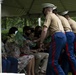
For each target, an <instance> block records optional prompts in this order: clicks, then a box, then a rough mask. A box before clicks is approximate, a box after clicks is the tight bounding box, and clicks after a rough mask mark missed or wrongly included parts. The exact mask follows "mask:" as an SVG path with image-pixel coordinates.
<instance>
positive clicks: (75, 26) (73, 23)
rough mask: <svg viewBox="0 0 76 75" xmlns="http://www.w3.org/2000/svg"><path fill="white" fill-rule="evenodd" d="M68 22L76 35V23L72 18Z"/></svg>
mask: <svg viewBox="0 0 76 75" xmlns="http://www.w3.org/2000/svg"><path fill="white" fill-rule="evenodd" d="M68 22H69V24H70V26H71V28H72V30H73V32H74V33H76V22H75V21H74V20H73V19H71V18H69V19H68Z"/></svg>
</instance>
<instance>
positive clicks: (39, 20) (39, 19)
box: [38, 18, 41, 26]
mask: <svg viewBox="0 0 76 75" xmlns="http://www.w3.org/2000/svg"><path fill="white" fill-rule="evenodd" d="M38 25H39V26H41V18H38Z"/></svg>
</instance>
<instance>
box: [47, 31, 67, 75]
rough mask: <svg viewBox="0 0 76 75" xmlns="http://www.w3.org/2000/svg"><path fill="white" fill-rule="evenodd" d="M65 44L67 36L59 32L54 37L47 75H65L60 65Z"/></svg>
mask: <svg viewBox="0 0 76 75" xmlns="http://www.w3.org/2000/svg"><path fill="white" fill-rule="evenodd" d="M65 44H66V36H65V34H64V33H62V32H57V33H55V34H54V35H53V36H52V42H51V47H50V50H49V58H48V64H47V70H46V75H65V73H64V72H63V70H62V68H61V66H60V65H59V64H58V59H59V57H60V53H61V51H62V49H63V47H64V46H65Z"/></svg>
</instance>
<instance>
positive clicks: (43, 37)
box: [40, 26, 48, 43]
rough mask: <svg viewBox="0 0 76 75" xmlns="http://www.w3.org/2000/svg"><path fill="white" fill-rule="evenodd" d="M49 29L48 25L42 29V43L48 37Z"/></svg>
mask: <svg viewBox="0 0 76 75" xmlns="http://www.w3.org/2000/svg"><path fill="white" fill-rule="evenodd" d="M47 30H48V28H47V27H46V26H44V27H43V29H42V33H41V37H40V43H43V41H44V39H45V37H46V34H47Z"/></svg>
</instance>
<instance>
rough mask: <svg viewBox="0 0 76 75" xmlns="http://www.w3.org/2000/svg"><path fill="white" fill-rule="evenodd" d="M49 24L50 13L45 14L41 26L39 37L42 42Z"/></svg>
mask: <svg viewBox="0 0 76 75" xmlns="http://www.w3.org/2000/svg"><path fill="white" fill-rule="evenodd" d="M50 24H51V16H50V14H47V15H46V17H45V21H44V26H43V29H42V33H41V37H40V43H43V41H44V39H45V37H46V34H47V30H48V28H49V26H50Z"/></svg>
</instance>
